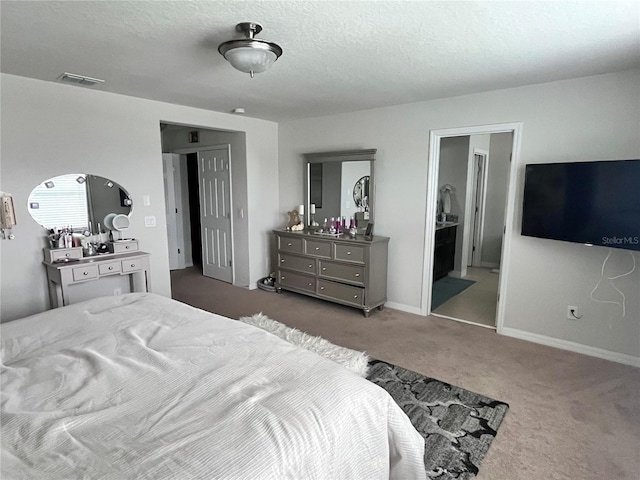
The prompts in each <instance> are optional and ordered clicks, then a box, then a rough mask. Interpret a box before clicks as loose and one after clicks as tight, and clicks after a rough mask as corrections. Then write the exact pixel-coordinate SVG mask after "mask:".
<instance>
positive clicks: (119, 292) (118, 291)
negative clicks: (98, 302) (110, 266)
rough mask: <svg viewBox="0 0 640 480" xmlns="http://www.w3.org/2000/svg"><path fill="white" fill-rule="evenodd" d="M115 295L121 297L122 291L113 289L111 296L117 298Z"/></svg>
mask: <svg viewBox="0 0 640 480" xmlns="http://www.w3.org/2000/svg"><path fill="white" fill-rule="evenodd" d="M117 295H122V289H121V288H114V289H113V296H114V297H115V296H117Z"/></svg>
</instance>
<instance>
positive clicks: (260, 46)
mask: <svg viewBox="0 0 640 480" xmlns="http://www.w3.org/2000/svg"><path fill="white" fill-rule="evenodd" d="M236 30H237V31H239V32H243V33H244V34H245V35H246V36H247V38H242V39H238V40H229V41H228V42H224V43H221V44H220V46H219V47H218V52H220V55H222V56H223V57H224V58H225V59H226V60H227V61H228V62H229V63H230V64H231V65H232V66H233V68H235V69H236V70H240V71H241V72H244V73H248V74H250V75H251V78H253V75H254V74H255V73H260V72H264V71H265V70H267V69H268V68H269V67H271V65H273V63H274V62H275V61H276V60H277V59H278V58H279V57H280V55H282V48H280V46H279V45H276V44H275V43H272V42H267V41H265V40H259V39H257V38H254V37H255V35H257V34H258V33H260V32H261V31H262V26H261V25H259V24H257V23H253V22H243V23H239V24H238V25H236Z"/></svg>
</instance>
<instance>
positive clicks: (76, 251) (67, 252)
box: [44, 247, 82, 262]
mask: <svg viewBox="0 0 640 480" xmlns="http://www.w3.org/2000/svg"><path fill="white" fill-rule="evenodd" d="M71 258H82V247H73V248H59V249H55V248H45V249H44V260H45V262H55V261H60V260H66V259H71Z"/></svg>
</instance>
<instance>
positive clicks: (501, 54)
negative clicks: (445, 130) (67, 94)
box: [0, 0, 640, 121]
mask: <svg viewBox="0 0 640 480" xmlns="http://www.w3.org/2000/svg"><path fill="white" fill-rule="evenodd" d="M0 15H1V21H2V23H1V57H0V64H1V70H2V72H4V73H9V74H14V75H21V76H26V77H33V78H38V79H41V80H47V81H58V80H57V78H58V77H59V76H60V74H62V73H63V72H72V73H78V74H83V75H87V76H90V77H97V78H101V79H104V80H106V83H105V84H103V85H100V86H97V87H93V88H94V89H100V90H105V91H109V92H117V93H121V94H125V95H132V96H136V97H142V98H149V99H154V100H160V101H164V102H170V103H177V104H181V105H190V106H194V107H200V108H205V109H210V110H217V111H222V112H229V111H231V110H232V109H233V108H235V107H243V108H245V109H246V111H247V116H251V117H257V118H263V119H269V120H274V121H287V120H292V119H297V118H303V117H312V116H320V115H329V114H336V113H340V112H347V111H354V110H362V109H369V108H375V107H382V106H388V105H397V104H402V103H410V102H416V101H422V100H431V99H436V98H443V97H449V96H456V95H463V94H468V93H473V92H480V91H487V90H495V89H502V88H509V87H516V86H521V85H528V84H534V83H540V82H548V81H553V80H559V79H566V78H574V77H581V76H587V75H594V74H600V73H607V72H613V71H619V70H626V69H632V68H638V67H640V2H638V1H593V0H591V1H572V2H570V1H550V2H548V1H526V2H525V1H507V2H500V1H472V2H457V1H366V0H360V1H301V0H298V1H294V0H289V1H247V2H245V1H233V0H222V1H161V0H155V1H110V0H103V1H79V2H77V1H42V2H38V1H24V0H22V1H8V0H2V1H1V3H0ZM243 21H254V22H258V23H260V24H262V26H263V27H264V30H263V32H262V33H261V34H260V35H258V37H259V38H262V39H265V40H269V41H272V42H276V43H278V44H279V45H280V46H281V47H282V49H283V50H284V54H283V55H282V57H281V58H280V59H279V60H278V61H277V62H276V63H275V64H274V66H273V67H272V68H271V69H270V70H268V71H267V72H264V73H260V74H257V75H256V77H255V78H253V79H251V78H250V77H249V75H247V74H243V73H241V72H239V71H236V70H234V69H233V68H232V67H231V65H230V64H228V63H227V62H226V61H225V60H224V58H222V56H220V54H219V53H218V51H217V47H218V45H219V44H220V43H222V42H223V41H226V40H230V39H232V38H240V37H242V35H241V34H238V33H237V32H235V25H236V24H237V23H239V22H243ZM77 88H88V87H77Z"/></svg>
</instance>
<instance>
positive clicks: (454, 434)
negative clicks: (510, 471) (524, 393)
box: [367, 360, 509, 480]
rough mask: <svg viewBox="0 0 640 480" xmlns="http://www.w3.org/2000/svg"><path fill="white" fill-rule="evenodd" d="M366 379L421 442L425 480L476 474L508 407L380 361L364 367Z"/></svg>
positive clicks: (473, 475) (458, 477)
mask: <svg viewBox="0 0 640 480" xmlns="http://www.w3.org/2000/svg"><path fill="white" fill-rule="evenodd" d="M367 380H369V381H371V382H373V383H375V384H376V385H379V386H381V387H382V388H384V389H385V390H386V391H387V392H389V394H390V395H391V396H392V397H393V399H394V400H395V401H396V402H397V403H398V405H400V407H401V408H402V410H404V412H405V413H406V414H407V416H408V417H409V419H410V420H411V423H412V424H413V426H414V427H415V428H416V430H418V432H420V434H421V435H422V436H423V437H424V440H425V454H424V464H425V468H426V471H427V478H433V479H437V480H448V479H461V480H469V479H472V478H474V477H475V476H476V475H477V474H478V469H479V468H480V463H481V462H482V460H483V459H484V457H485V455H486V454H487V451H488V450H489V447H490V446H491V442H492V441H493V439H494V438H495V436H496V433H497V430H498V427H499V426H500V423H502V420H503V418H504V416H505V414H506V413H507V410H508V409H509V405H507V404H506V403H504V402H499V401H497V400H493V399H491V398H489V397H485V396H482V395H479V394H477V393H473V392H470V391H469V390H465V389H464V388H460V387H456V386H454V385H449V384H448V383H444V382H441V381H439V380H434V379H433V378H429V377H425V376H424V375H420V374H419V373H416V372H412V371H411V370H406V369H404V368H401V367H398V366H396V365H393V364H391V363H386V362H383V361H381V360H371V361H370V362H369V373H368V375H367Z"/></svg>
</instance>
